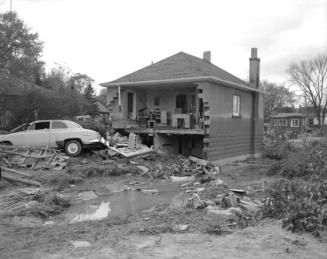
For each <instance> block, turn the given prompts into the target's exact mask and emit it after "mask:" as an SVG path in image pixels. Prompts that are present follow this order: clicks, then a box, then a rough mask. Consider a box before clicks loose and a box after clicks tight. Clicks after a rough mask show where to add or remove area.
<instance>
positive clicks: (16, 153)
mask: <svg viewBox="0 0 327 259" xmlns="http://www.w3.org/2000/svg"><path fill="white" fill-rule="evenodd" d="M41 152H43V150H41ZM0 153H6V154H9V155H15V156H22V157H26V158H33V159H44V158H50V157H51V156H52V155H47V156H40V155H38V156H36V155H25V154H22V153H18V152H12V151H3V150H0ZM40 154H42V153H40Z"/></svg>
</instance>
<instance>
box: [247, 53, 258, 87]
mask: <svg viewBox="0 0 327 259" xmlns="http://www.w3.org/2000/svg"><path fill="white" fill-rule="evenodd" d="M257 56H258V50H257V48H251V57H250V58H249V60H250V73H249V81H250V82H249V83H250V85H251V86H253V87H254V88H259V85H260V58H258V57H257Z"/></svg>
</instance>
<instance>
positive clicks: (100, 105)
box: [96, 101, 109, 113]
mask: <svg viewBox="0 0 327 259" xmlns="http://www.w3.org/2000/svg"><path fill="white" fill-rule="evenodd" d="M96 103H97V106H98V110H99V112H100V113H109V110H108V109H107V108H106V107H105V106H104V105H103V104H102V103H100V102H99V101H98V102H96Z"/></svg>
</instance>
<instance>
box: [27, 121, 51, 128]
mask: <svg viewBox="0 0 327 259" xmlns="http://www.w3.org/2000/svg"><path fill="white" fill-rule="evenodd" d="M49 128H50V122H49V121H42V122H36V123H33V124H32V125H31V126H29V127H28V130H43V129H49Z"/></svg>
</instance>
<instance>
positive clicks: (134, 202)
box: [64, 185, 179, 223]
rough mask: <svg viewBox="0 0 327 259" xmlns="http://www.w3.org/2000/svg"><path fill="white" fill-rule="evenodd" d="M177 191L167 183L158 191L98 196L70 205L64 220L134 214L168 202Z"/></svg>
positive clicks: (72, 221)
mask: <svg viewBox="0 0 327 259" xmlns="http://www.w3.org/2000/svg"><path fill="white" fill-rule="evenodd" d="M178 192H179V189H178V187H177V186H175V185H169V186H163V187H160V190H159V192H158V193H156V192H152V191H150V192H142V191H136V190H127V191H121V192H116V193H113V194H111V195H105V196H100V197H98V198H95V199H92V200H87V201H84V202H81V203H79V204H74V205H72V206H71V207H70V208H69V209H68V210H67V211H66V213H65V215H64V217H65V218H64V221H65V222H67V223H76V222H81V221H88V220H100V219H104V218H107V217H120V216H127V215H134V214H135V213H136V212H139V211H143V210H147V209H149V208H151V207H153V206H155V205H159V204H168V203H169V202H170V201H171V199H172V198H173V197H174V196H175V195H177V194H178Z"/></svg>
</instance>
